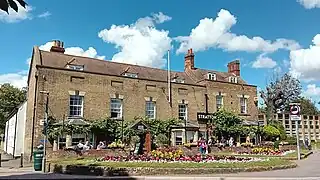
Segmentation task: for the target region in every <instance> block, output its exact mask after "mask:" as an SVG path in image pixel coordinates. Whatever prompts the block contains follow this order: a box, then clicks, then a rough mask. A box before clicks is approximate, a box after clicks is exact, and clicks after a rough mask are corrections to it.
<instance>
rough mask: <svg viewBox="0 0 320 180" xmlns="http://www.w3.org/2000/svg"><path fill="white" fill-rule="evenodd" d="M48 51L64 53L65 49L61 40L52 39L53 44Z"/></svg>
mask: <svg viewBox="0 0 320 180" xmlns="http://www.w3.org/2000/svg"><path fill="white" fill-rule="evenodd" d="M50 52H59V53H64V52H65V49H64V47H63V42H62V41H60V40H53V45H52V46H51V48H50Z"/></svg>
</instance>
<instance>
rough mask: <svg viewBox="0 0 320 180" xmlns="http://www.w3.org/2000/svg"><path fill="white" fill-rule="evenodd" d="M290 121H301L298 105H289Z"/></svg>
mask: <svg viewBox="0 0 320 180" xmlns="http://www.w3.org/2000/svg"><path fill="white" fill-rule="evenodd" d="M290 119H291V120H295V121H299V120H301V108H300V104H298V103H292V104H290Z"/></svg>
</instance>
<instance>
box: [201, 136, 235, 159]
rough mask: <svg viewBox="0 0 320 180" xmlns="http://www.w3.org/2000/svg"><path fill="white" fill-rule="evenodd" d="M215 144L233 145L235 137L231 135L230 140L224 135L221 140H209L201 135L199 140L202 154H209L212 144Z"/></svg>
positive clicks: (219, 145)
mask: <svg viewBox="0 0 320 180" xmlns="http://www.w3.org/2000/svg"><path fill="white" fill-rule="evenodd" d="M213 145H216V146H218V147H224V146H226V145H228V146H229V147H233V146H234V139H233V137H230V138H229V139H228V140H225V139H224V137H222V138H221V140H220V141H219V140H218V139H217V140H214V138H210V139H209V140H208V142H207V141H206V140H205V139H204V138H203V137H201V138H200V139H199V141H198V147H199V151H200V153H201V154H202V155H203V154H208V150H209V148H210V146H213Z"/></svg>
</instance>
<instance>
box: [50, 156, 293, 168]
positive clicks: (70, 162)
mask: <svg viewBox="0 0 320 180" xmlns="http://www.w3.org/2000/svg"><path fill="white" fill-rule="evenodd" d="M52 163H57V164H60V165H87V166H89V165H90V166H107V167H113V168H126V167H148V168H250V167H272V166H279V165H291V164H293V162H291V161H288V160H284V159H279V158H270V159H269V160H266V161H262V162H239V163H218V162H213V163H196V162H190V163H152V162H95V161H94V160H93V159H80V160H76V159H68V160H67V159H64V160H57V161H55V162H52Z"/></svg>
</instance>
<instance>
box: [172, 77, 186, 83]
mask: <svg viewBox="0 0 320 180" xmlns="http://www.w3.org/2000/svg"><path fill="white" fill-rule="evenodd" d="M171 82H176V83H184V79H182V78H174V79H172V81H171Z"/></svg>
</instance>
